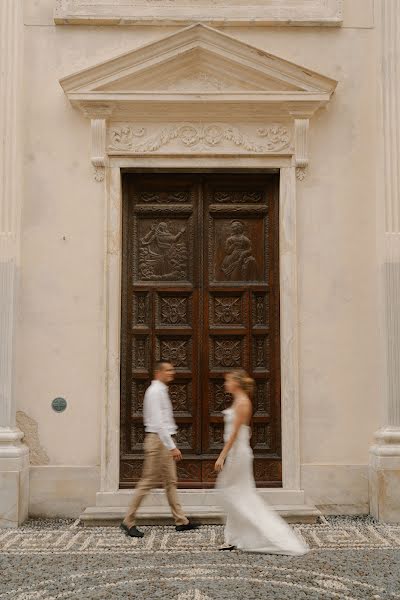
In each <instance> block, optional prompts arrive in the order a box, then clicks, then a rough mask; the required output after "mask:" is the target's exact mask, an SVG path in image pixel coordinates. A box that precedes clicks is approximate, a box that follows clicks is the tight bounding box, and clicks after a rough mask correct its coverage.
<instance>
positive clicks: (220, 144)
mask: <svg viewBox="0 0 400 600" xmlns="http://www.w3.org/2000/svg"><path fill="white" fill-rule="evenodd" d="M166 147H168V151H169V152H170V151H171V150H172V149H174V150H175V151H177V152H178V151H185V153H187V152H210V151H213V152H220V153H226V152H231V153H232V152H234V153H236V154H237V153H238V151H240V153H250V154H275V153H290V152H291V150H292V132H291V129H290V127H289V126H287V125H285V124H281V123H274V124H271V125H265V126H261V125H256V126H254V125H246V126H240V125H239V126H237V125H230V124H227V123H170V124H165V125H162V124H160V125H157V126H151V125H150V126H149V127H142V126H137V125H131V124H125V123H124V124H118V125H115V126H111V127H110V129H109V132H108V152H109V153H110V154H113V153H124V154H126V153H128V154H147V153H157V152H160V151H162V150H163V149H164V148H166Z"/></svg>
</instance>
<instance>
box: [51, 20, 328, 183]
mask: <svg viewBox="0 0 400 600" xmlns="http://www.w3.org/2000/svg"><path fill="white" fill-rule="evenodd" d="M60 84H61V86H62V87H63V89H64V91H65V93H66V95H67V96H68V98H69V100H70V102H71V103H72V104H73V105H74V106H75V107H77V108H78V109H79V110H81V111H82V112H83V114H84V115H85V117H87V118H88V119H90V120H91V130H92V153H91V160H92V164H93V166H94V167H95V176H96V179H97V180H99V181H100V180H102V179H103V177H104V167H106V166H107V164H108V158H109V156H112V155H115V154H117V155H120V156H121V155H136V156H138V155H146V156H149V155H152V154H153V155H156V154H157V155H160V154H163V153H167V154H180V155H185V154H192V155H193V154H199V155H207V154H209V155H210V154H212V155H220V156H222V155H224V154H227V155H230V154H231V155H232V154H234V155H237V154H240V155H244V156H246V155H247V156H248V155H253V156H257V155H260V154H264V155H270V156H271V155H277V154H279V155H280V156H287V157H293V160H294V165H295V166H296V167H297V168H298V169H299V171H298V177H299V179H301V178H303V177H304V174H305V169H306V167H307V165H308V162H309V157H308V130H309V123H310V119H311V118H312V116H313V114H314V113H315V112H316V111H317V110H318V109H319V108H320V107H322V106H324V105H326V104H327V103H328V102H329V100H330V98H331V95H332V94H333V92H334V91H335V89H336V85H337V82H336V81H334V80H333V79H330V78H328V77H325V76H324V75H321V74H320V73H315V72H313V71H310V70H309V69H307V68H305V67H302V66H299V65H296V64H294V63H291V62H288V61H286V60H284V59H282V58H280V57H278V56H274V55H271V54H269V53H267V52H265V51H263V50H260V49H258V48H254V47H253V46H250V45H248V44H245V43H243V42H241V41H239V40H237V39H236V38H234V37H231V36H229V35H226V34H224V33H221V32H220V31H217V30H216V29H212V28H211V27H208V26H205V25H201V24H196V25H192V26H189V27H187V28H184V29H182V30H180V31H178V32H176V33H174V34H172V35H168V36H166V37H163V38H161V39H159V40H156V41H155V42H152V43H150V44H147V45H145V46H142V47H140V48H136V49H134V50H132V51H131V52H127V53H125V54H123V55H121V56H117V57H115V58H111V59H109V60H107V61H105V62H103V63H100V64H98V65H95V66H93V67H90V68H88V69H85V70H84V71H80V72H79V73H74V74H72V75H70V76H68V77H65V78H64V79H62V80H61V81H60ZM138 132H141V135H138ZM107 136H108V141H107ZM110 136H111V137H110Z"/></svg>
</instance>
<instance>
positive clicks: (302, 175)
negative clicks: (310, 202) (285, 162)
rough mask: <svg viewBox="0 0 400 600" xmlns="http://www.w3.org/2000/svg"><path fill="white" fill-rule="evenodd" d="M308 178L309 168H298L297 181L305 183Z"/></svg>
mask: <svg viewBox="0 0 400 600" xmlns="http://www.w3.org/2000/svg"><path fill="white" fill-rule="evenodd" d="M306 177H307V167H297V168H296V179H297V180H298V181H304V179H305V178H306Z"/></svg>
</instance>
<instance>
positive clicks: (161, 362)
mask: <svg viewBox="0 0 400 600" xmlns="http://www.w3.org/2000/svg"><path fill="white" fill-rule="evenodd" d="M164 365H172V362H171V361H170V360H167V359H164V358H162V359H160V360H157V361H156V362H155V363H154V373H157V371H161V370H162V369H163V368H164Z"/></svg>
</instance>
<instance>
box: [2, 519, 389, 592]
mask: <svg viewBox="0 0 400 600" xmlns="http://www.w3.org/2000/svg"><path fill="white" fill-rule="evenodd" d="M292 527H294V529H295V530H296V531H297V533H298V534H299V535H301V536H303V538H304V539H305V540H306V541H307V543H308V545H309V546H310V548H311V551H310V552H309V553H308V554H307V555H305V556H302V557H296V558H292V557H286V556H273V555H259V554H246V553H241V552H237V551H234V552H218V546H219V545H220V544H221V543H222V541H223V528H222V527H220V526H205V527H201V528H200V529H199V530H197V531H196V532H186V533H176V532H175V529H174V528H173V527H142V529H143V531H144V532H145V537H144V538H143V539H142V540H137V539H130V538H127V537H125V536H124V535H123V534H122V532H120V530H119V529H118V528H116V527H96V528H83V527H81V526H80V524H79V522H78V521H68V520H39V519H38V520H30V521H28V522H27V523H26V524H25V525H24V526H23V527H21V528H19V529H12V530H10V529H9V530H4V529H3V530H0V600H103V599H112V600H114V599H115V600H119V599H124V600H126V599H133V598H135V599H137V600H153V599H154V600H161V599H162V600H228V599H229V600H242V599H243V600H264V599H271V600H294V599H295V600H333V599H338V598H343V599H347V600H379V599H380V600H394V599H397V600H400V525H383V524H380V523H377V522H375V521H374V520H373V519H372V518H370V517H364V518H360V517H359V518H357V517H330V518H327V519H325V518H324V519H322V522H320V523H318V524H315V525H294V526H292Z"/></svg>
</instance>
